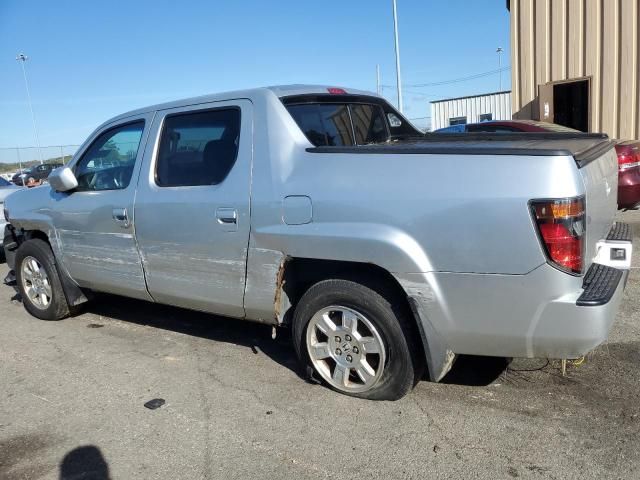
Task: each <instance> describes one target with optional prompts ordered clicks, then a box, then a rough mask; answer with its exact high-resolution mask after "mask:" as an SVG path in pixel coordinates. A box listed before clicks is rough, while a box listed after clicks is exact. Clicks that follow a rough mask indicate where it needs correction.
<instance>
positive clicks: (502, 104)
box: [431, 92, 511, 131]
mask: <svg viewBox="0 0 640 480" xmlns="http://www.w3.org/2000/svg"><path fill="white" fill-rule="evenodd" d="M483 113H491V114H492V115H493V120H511V92H498V93H490V94H487V95H476V96H472V97H460V98H451V99H447V100H439V101H436V102H431V131H433V130H437V129H438V128H444V127H448V126H449V119H450V118H454V117H466V119H467V123H477V122H479V121H480V115H481V114H483Z"/></svg>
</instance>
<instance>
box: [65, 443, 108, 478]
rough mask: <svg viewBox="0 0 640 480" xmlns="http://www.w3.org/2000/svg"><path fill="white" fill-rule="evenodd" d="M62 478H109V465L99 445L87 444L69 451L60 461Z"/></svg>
mask: <svg viewBox="0 0 640 480" xmlns="http://www.w3.org/2000/svg"><path fill="white" fill-rule="evenodd" d="M59 478H60V480H75V479H80V478H81V479H83V480H85V479H86V480H109V479H110V478H111V477H109V465H108V464H107V461H106V460H105V459H104V457H103V456H102V452H100V449H99V448H98V447H94V446H93V445H86V446H83V447H78V448H75V449H73V450H71V451H70V452H69V453H67V454H66V455H65V456H64V458H63V459H62V462H60V477H59Z"/></svg>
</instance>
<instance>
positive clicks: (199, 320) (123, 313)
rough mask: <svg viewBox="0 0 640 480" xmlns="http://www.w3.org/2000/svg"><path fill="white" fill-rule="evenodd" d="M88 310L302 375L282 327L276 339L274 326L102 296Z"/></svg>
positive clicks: (289, 339) (90, 303)
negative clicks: (225, 346)
mask: <svg viewBox="0 0 640 480" xmlns="http://www.w3.org/2000/svg"><path fill="white" fill-rule="evenodd" d="M84 311H86V312H89V313H92V314H94V315H101V316H103V317H109V318H114V319H117V320H122V321H125V322H129V323H134V324H137V325H145V326H150V327H154V328H160V329H163V330H170V331H172V332H177V333H182V334H185V335H191V336H195V337H200V338H205V339H208V340H213V341H216V342H225V343H231V344H234V345H239V346H243V347H246V348H247V349H249V351H250V352H251V351H252V352H253V353H254V354H258V353H259V352H262V353H264V354H265V355H267V356H268V357H269V358H271V359H272V360H273V361H274V362H276V363H278V364H280V365H282V366H284V367H286V368H288V369H290V370H291V371H293V372H295V373H296V374H298V375H300V376H302V373H301V371H300V368H299V366H298V361H297V359H296V356H295V352H294V351H293V345H292V344H291V337H290V335H289V330H288V329H286V328H279V329H278V333H277V337H276V339H275V340H272V338H271V326H269V325H262V324H259V323H255V322H247V321H243V320H237V319H233V318H227V317H221V316H218V315H213V314H208V313H202V312H195V311H193V310H187V309H182V308H178V307H172V306H167V305H160V304H157V303H150V302H145V301H143V300H135V299H131V298H126V297H119V296H115V295H107V294H99V295H97V296H96V298H95V299H94V300H93V301H91V302H89V303H88V304H86V306H85V307H84Z"/></svg>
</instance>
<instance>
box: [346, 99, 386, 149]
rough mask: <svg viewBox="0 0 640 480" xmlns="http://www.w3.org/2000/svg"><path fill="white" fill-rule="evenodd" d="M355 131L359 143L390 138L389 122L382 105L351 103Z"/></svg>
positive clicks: (384, 140)
mask: <svg viewBox="0 0 640 480" xmlns="http://www.w3.org/2000/svg"><path fill="white" fill-rule="evenodd" d="M349 108H350V109H351V121H352V122H353V132H354V134H355V136H356V143H357V144H358V145H366V144H368V143H383V142H386V141H387V140H388V139H389V132H388V131H387V122H386V121H385V119H384V112H383V111H382V107H379V106H378V105H362V104H355V105H350V106H349Z"/></svg>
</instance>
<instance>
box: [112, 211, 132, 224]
mask: <svg viewBox="0 0 640 480" xmlns="http://www.w3.org/2000/svg"><path fill="white" fill-rule="evenodd" d="M112 214H113V219H114V220H115V222H116V223H117V224H119V225H120V226H121V227H122V228H128V227H129V215H128V214H127V209H126V208H114V209H113V211H112Z"/></svg>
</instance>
